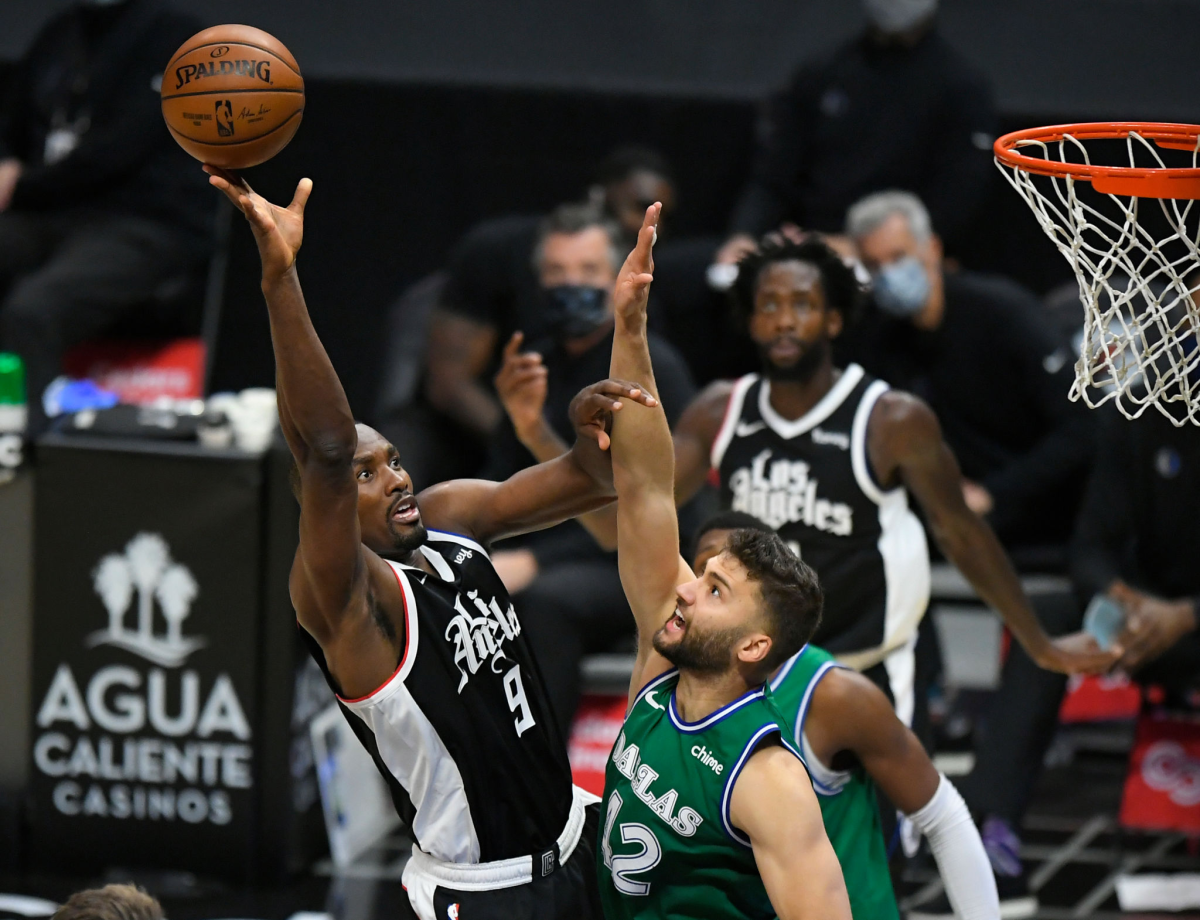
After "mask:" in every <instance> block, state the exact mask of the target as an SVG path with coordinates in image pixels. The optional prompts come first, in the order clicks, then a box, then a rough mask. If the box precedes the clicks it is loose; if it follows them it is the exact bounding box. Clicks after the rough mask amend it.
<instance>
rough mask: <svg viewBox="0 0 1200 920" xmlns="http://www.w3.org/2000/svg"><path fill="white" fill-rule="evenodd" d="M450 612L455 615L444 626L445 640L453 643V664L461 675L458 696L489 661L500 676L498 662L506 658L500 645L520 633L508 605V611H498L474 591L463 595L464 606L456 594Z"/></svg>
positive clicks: (494, 605)
mask: <svg viewBox="0 0 1200 920" xmlns="http://www.w3.org/2000/svg"><path fill="white" fill-rule="evenodd" d="M468 605H469V606H470V607H472V608H474V611H475V613H472V612H471V610H469V609H468ZM454 610H455V611H456V612H457V614H458V616H456V617H455V618H454V619H452V620H451V621H450V625H449V626H447V627H446V638H447V639H449V640H450V641H451V642H453V643H454V664H455V665H456V666H457V667H458V671H459V673H460V674H461V675H462V678H461V679H460V680H459V682H458V692H459V693H462V691H463V687H465V686H466V685H467V681H469V680H470V679H471V675H472V674H474V673H475V672H476V671H478V670H479V668H480V667H481V666H482V665H483V664H484V662H486V661H487V660H488V659H489V658H490V659H491V661H492V664H491V668H492V673H494V674H499V673H500V669H499V667H498V663H499V662H500V661H501V660H505V659H507V658H508V656H507V655H506V654H505V653H504V648H503V646H504V643H505V641H506V640H509V639H515V638H516V637H517V636H519V635H520V634H521V623H520V621H519V620H518V619H517V611H516V610H514V609H513V605H512V604H511V603H510V604H509V605H508V610H501V609H500V605H499V604H498V603H496V599H495V598H494V597H493V598H492V599H491V601H490V602H488V603H484V600H483V598H481V597H480V596H479V592H478V591H468V592H467V604H464V603H463V596H462V594H461V593H460V594H458V595H457V596H456V597H455V598H454ZM475 614H478V615H475Z"/></svg>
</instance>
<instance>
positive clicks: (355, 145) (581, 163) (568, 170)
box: [213, 81, 754, 419]
mask: <svg viewBox="0 0 1200 920" xmlns="http://www.w3.org/2000/svg"><path fill="white" fill-rule="evenodd" d="M753 121H754V107H753V106H752V105H750V104H747V103H743V102H721V101H694V100H685V99H672V98H668V99H655V98H652V97H646V96H634V97H627V96H616V95H601V94H590V93H565V92H563V93H555V92H538V91H532V90H488V89H468V88H446V87H420V86H385V85H381V84H362V83H341V82H324V81H317V82H310V84H309V87H308V100H307V108H306V111H305V115H304V122H303V124H302V125H301V126H300V131H299V133H298V134H297V136H296V139H295V140H294V141H293V142H292V144H291V145H290V146H289V147H288V148H287V149H285V150H284V151H283V153H281V154H280V155H279V156H278V157H277V158H276V159H274V160H272V161H271V162H269V163H266V164H264V165H263V166H260V167H256V168H255V169H252V170H249V171H248V172H247V179H248V180H249V182H250V183H251V184H252V185H253V186H254V187H255V189H256V190H258V191H260V192H262V193H263V194H265V195H267V196H268V197H270V198H272V199H273V200H286V199H287V198H289V197H290V195H291V194H292V192H293V190H294V188H295V183H296V181H297V180H298V179H300V178H301V177H302V176H308V177H310V178H311V179H312V180H313V182H314V190H313V196H312V198H311V200H310V202H309V206H308V212H307V220H306V226H305V240H304V249H303V250H302V252H301V256H300V277H301V280H302V282H303V284H304V289H305V293H306V295H307V298H308V305H309V309H310V311H311V313H312V316H313V322H314V324H315V325H316V327H317V330H318V332H319V333H320V335H321V337H322V339H323V341H324V342H325V344H326V347H327V348H328V350H329V353H330V356H331V357H332V359H333V362H334V365H335V366H336V367H337V369H338V373H339V374H340V375H341V378H342V381H343V383H344V385H345V387H346V391H347V393H348V394H349V396H350V401H351V405H352V407H353V408H354V411H355V413H356V414H358V415H359V417H362V418H367V419H369V412H370V409H371V406H372V403H373V397H374V392H375V386H376V383H377V381H378V379H379V367H380V362H381V361H382V359H383V354H382V348H383V344H384V343H383V339H382V336H383V333H384V325H383V315H384V312H385V310H386V309H387V307H388V305H389V304H390V303H391V302H392V300H394V299H395V298H396V297H397V295H398V294H399V293H400V292H401V291H402V290H403V288H404V287H405V286H406V285H408V284H411V283H412V282H413V281H415V280H417V279H418V278H420V277H422V276H423V275H425V274H426V273H428V272H430V271H433V270H434V269H436V268H438V267H439V266H440V265H441V264H442V261H443V259H444V257H445V255H446V252H447V250H448V249H449V248H450V246H452V245H453V243H454V241H455V240H456V239H457V238H458V237H459V236H460V235H461V234H462V233H463V232H464V231H465V230H467V229H468V228H469V227H470V226H471V225H473V224H474V223H476V222H477V221H479V220H482V219H484V218H487V217H494V216H499V215H502V214H509V213H514V212H516V213H540V212H542V211H545V210H547V209H549V208H551V207H553V206H554V205H555V204H557V203H559V202H561V201H565V200H570V199H574V198H578V197H581V196H583V195H584V193H585V192H586V189H587V186H588V184H589V182H590V180H591V177H592V176H593V174H594V172H595V169H596V166H597V165H598V163H599V161H600V160H601V159H602V158H603V156H604V155H605V153H607V152H608V151H609V150H611V149H612V148H614V147H615V146H617V145H620V144H625V143H638V144H646V145H649V146H652V147H655V148H657V149H659V150H661V151H662V152H663V153H664V154H666V156H667V157H668V158H669V159H670V161H671V162H672V164H673V165H674V167H675V169H676V171H677V174H678V181H679V187H680V207H679V215H678V220H677V221H676V223H675V229H674V230H673V231H672V232H673V233H676V234H678V235H686V234H691V233H699V232H719V231H720V230H721V229H723V227H724V224H725V219H726V215H727V214H728V211H729V207H730V205H731V203H732V201H733V198H734V196H735V195H736V194H737V190H738V187H739V183H740V181H741V178H742V176H743V175H744V172H745V169H746V166H747V163H748V161H749V156H750V144H751V139H752V134H753ZM257 279H258V260H257V253H256V251H255V249H254V243H253V240H252V238H251V236H250V233H249V229H248V228H247V227H246V226H245V225H244V223H243V222H242V221H241V220H240V218H239V220H238V224H237V226H236V228H235V233H234V235H233V241H232V260H231V266H230V273H229V278H228V283H227V285H226V302H225V312H224V318H223V321H222V325H221V341H220V346H219V348H218V353H217V360H216V366H215V369H214V378H213V386H214V388H217V389H234V388H239V387H243V386H249V385H270V382H271V373H272V362H271V352H270V339H269V336H268V330H267V320H266V311H265V308H264V307H263V304H262V295H261V293H260V291H259V287H258V280H257Z"/></svg>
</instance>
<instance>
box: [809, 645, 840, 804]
mask: <svg viewBox="0 0 1200 920" xmlns="http://www.w3.org/2000/svg"><path fill="white" fill-rule="evenodd" d="M835 668H845V665H840V664H838V663H837V662H836V661H826V662H824V663H823V664H822V665H821V666H820V667H819V668H817V671H816V673H815V674H813V676H812V680H810V681H809V682H808V686H807V687H805V688H804V696H803V697H802V698H801V699H800V709H799V710H798V711H797V713H796V746H797V747H799V748H800V750H801V751H803V754H804V756H803V759H804V765H805V766H806V767H808V774H809V776H811V777H812V781H813V788H814V789H815V790H816V791H817V793H818V794H820V795H823V796H827V797H828V796H834V795H837V794H838V793H839V792H841V791H842V790H843V789H844V788H845V787H846V784H847V783H848V782H850V775H851V774H850V772H849V771H848V770H834V769H831V768H830V767H828V766H826V764H825V763H824V762H823V761H822V760H821V758H820V757H818V756H817V752H816V751H814V750H813V746H812V745H811V744H809V742H808V735H806V734H805V733H804V724H805V722H807V721H808V710H809V708H810V707H811V706H812V698H813V693H814V692H815V691H816V689H817V684H819V683H820V682H821V681H822V680H823V679H824V678H825V675H826V674H828V673H829V672H830V671H832V670H834V669H835Z"/></svg>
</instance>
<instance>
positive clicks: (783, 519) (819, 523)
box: [729, 449, 854, 537]
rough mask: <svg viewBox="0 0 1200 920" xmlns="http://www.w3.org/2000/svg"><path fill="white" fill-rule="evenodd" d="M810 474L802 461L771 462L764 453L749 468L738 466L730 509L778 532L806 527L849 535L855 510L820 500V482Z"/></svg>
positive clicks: (732, 479)
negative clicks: (800, 526) (795, 525)
mask: <svg viewBox="0 0 1200 920" xmlns="http://www.w3.org/2000/svg"><path fill="white" fill-rule="evenodd" d="M811 472H812V468H811V467H810V466H809V464H808V463H806V462H804V461H803V460H788V459H786V458H780V459H777V460H772V459H771V451H770V449H767V450H764V451H762V452H760V453H759V454H758V455H757V456H755V458H754V459H753V460H752V461H751V462H750V465H749V466H742V467H738V468H737V469H736V470H734V471H733V473H732V474H731V475H730V477H729V490H730V492H732V494H733V501H732V503H731V507H732V508H733V510H734V511H744V512H746V513H747V514H752V515H754V516H755V517H756V518H758V519H759V520H760V521H763V522H764V523H766V524H769V525H770V526H771V527H774V528H775V529H779V528H780V527H783V526H784V525H786V524H805V525H807V526H808V527H815V528H816V529H817V530H820V531H823V532H825V533H830V534H833V535H834V536H838V537H848V536H850V535H851V534H852V533H853V532H854V518H853V509H852V508H851V507H850V506H849V505H847V504H846V503H844V502H833V501H829V500H828V499H825V498H820V497H819V492H820V483H819V482H818V480H817V479H816V477H814V476H812V475H811Z"/></svg>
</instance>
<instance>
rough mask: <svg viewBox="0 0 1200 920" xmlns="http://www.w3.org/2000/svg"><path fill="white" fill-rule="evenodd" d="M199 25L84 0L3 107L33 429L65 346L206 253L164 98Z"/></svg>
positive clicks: (3, 322) (0, 320)
mask: <svg viewBox="0 0 1200 920" xmlns="http://www.w3.org/2000/svg"><path fill="white" fill-rule="evenodd" d="M199 29H200V23H199V22H197V21H196V20H194V19H192V18H191V17H190V16H186V15H183V14H180V13H178V12H175V11H174V10H172V9H171V8H170V7H168V6H167V5H166V3H164V2H161V0H86V2H80V3H75V4H73V5H72V6H70V7H68V8H67V9H66V10H64V11H63V12H62V13H61V14H59V15H58V16H55V17H54V18H53V19H51V20H50V21H49V22H48V23H47V24H46V26H45V27H44V28H43V29H42V31H41V32H40V33H39V34H38V36H37V37H36V38H35V39H34V41H33V44H32V45H31V46H30V48H29V50H28V51H27V52H26V54H25V56H24V57H23V58H22V60H21V61H20V62H19V63H18V64H17V66H16V68H15V71H14V73H13V75H12V80H11V82H10V84H9V91H8V93H7V96H6V98H5V99H4V100H3V102H2V103H0V350H2V351H15V352H17V353H18V354H20V355H21V357H22V358H23V359H24V361H25V365H26V373H27V380H28V390H29V396H30V399H29V403H30V410H31V412H30V426H31V429H32V430H33V431H34V432H35V433H36V431H37V429H38V428H40V427H41V426H42V425H43V424H44V422H45V417H44V415H43V414H42V407H41V396H42V391H43V390H44V389H45V387H46V385H47V384H48V383H50V381H51V380H53V378H54V377H56V376H58V374H59V373H61V361H62V356H63V352H64V351H65V350H66V349H68V348H69V347H71V346H72V345H75V344H77V343H78V342H80V341H83V340H86V339H90V338H95V337H97V336H99V335H101V334H103V333H104V332H106V331H107V330H108V329H109V328H111V327H112V326H113V325H114V324H116V323H119V322H122V321H125V320H127V319H129V318H131V317H132V315H133V311H134V310H136V309H138V308H144V307H151V308H153V306H156V305H157V304H158V303H160V302H162V301H166V300H169V297H167V296H166V295H165V294H164V292H166V291H168V290H169V289H170V288H171V287H172V286H174V287H179V286H181V284H182V283H183V282H185V281H186V280H187V279H188V277H189V275H190V274H191V273H192V272H193V271H195V270H197V269H199V268H200V267H202V263H203V261H204V259H205V258H206V256H207V254H208V251H209V248H210V239H211V234H212V215H213V201H212V199H211V197H210V196H209V195H208V190H207V188H206V186H205V182H204V176H203V175H202V174H199V173H197V171H196V169H195V163H194V162H193V161H192V160H191V158H190V157H188V155H187V154H186V153H184V152H183V151H182V150H181V149H180V148H179V146H178V145H177V144H176V143H175V142H174V141H173V140H171V137H170V134H169V133H168V132H167V131H166V129H165V128H164V127H163V121H162V113H161V111H160V104H159V85H160V84H161V82H162V69H163V66H164V65H165V64H166V63H167V61H168V60H169V59H170V57H171V55H172V54H173V53H174V52H175V51H176V49H177V48H178V47H179V46H180V45H181V44H182V43H183V42H184V41H185V40H186V39H187V38H188V37H189V36H190V35H192V34H194V33H195V32H196V31H198V30H199ZM176 299H177V298H176ZM164 312H165V311H164ZM139 318H140V316H139ZM156 318H157V317H156ZM162 318H163V319H165V320H167V321H168V322H171V321H172V320H175V319H176V317H173V316H171V317H162Z"/></svg>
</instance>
